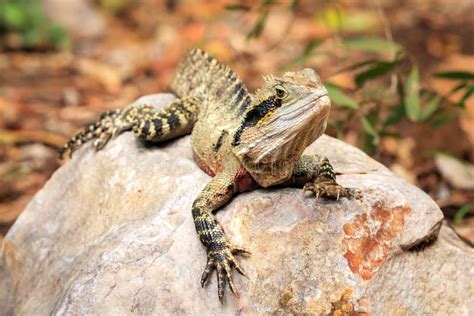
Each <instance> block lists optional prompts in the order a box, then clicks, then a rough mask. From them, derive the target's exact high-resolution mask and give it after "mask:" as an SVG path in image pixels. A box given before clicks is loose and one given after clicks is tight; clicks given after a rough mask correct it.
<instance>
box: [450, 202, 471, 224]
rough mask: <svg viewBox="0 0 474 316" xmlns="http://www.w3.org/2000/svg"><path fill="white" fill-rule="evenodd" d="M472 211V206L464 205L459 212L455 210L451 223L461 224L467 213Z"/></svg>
mask: <svg viewBox="0 0 474 316" xmlns="http://www.w3.org/2000/svg"><path fill="white" fill-rule="evenodd" d="M473 209H474V206H472V205H470V204H466V205H464V206H463V207H461V208H460V209H459V210H457V212H456V215H454V218H453V223H454V224H459V223H461V220H462V219H463V218H464V217H465V216H466V215H467V213H469V212H470V211H471V210H473Z"/></svg>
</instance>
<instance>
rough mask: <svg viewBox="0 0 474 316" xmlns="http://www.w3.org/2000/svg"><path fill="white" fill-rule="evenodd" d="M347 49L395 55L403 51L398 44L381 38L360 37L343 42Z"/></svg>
mask: <svg viewBox="0 0 474 316" xmlns="http://www.w3.org/2000/svg"><path fill="white" fill-rule="evenodd" d="M344 45H345V46H346V47H347V48H348V49H358V50H363V51H367V52H373V53H386V52H390V53H397V52H401V51H402V50H403V48H402V46H400V45H399V44H397V43H395V42H392V41H389V40H386V39H385V38H381V37H375V36H373V37H360V38H352V39H347V40H345V41H344Z"/></svg>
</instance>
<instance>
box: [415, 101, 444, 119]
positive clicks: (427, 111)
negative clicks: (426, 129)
mask: <svg viewBox="0 0 474 316" xmlns="http://www.w3.org/2000/svg"><path fill="white" fill-rule="evenodd" d="M440 103H441V97H440V96H438V95H435V96H434V97H433V98H432V99H431V100H430V101H428V103H426V105H425V106H424V107H423V109H422V110H421V113H420V120H421V121H426V120H427V119H429V118H430V117H431V116H432V115H433V113H435V112H436V110H437V109H438V107H439V104H440Z"/></svg>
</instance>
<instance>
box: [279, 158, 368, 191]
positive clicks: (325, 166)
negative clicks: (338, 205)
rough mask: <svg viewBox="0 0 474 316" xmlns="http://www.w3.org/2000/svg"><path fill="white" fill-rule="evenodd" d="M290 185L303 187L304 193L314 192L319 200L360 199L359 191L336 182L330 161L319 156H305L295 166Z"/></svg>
mask: <svg viewBox="0 0 474 316" xmlns="http://www.w3.org/2000/svg"><path fill="white" fill-rule="evenodd" d="M287 184H288V185H292V186H297V187H303V192H307V191H310V192H313V193H314V194H315V195H316V197H317V198H319V197H325V198H329V199H336V200H338V199H339V198H341V197H346V198H355V199H360V198H361V197H362V193H361V192H360V191H359V190H358V189H353V188H345V187H343V186H341V185H339V184H338V183H337V182H336V173H335V172H334V169H333V167H332V165H331V164H330V163H329V160H328V159H327V158H326V157H324V156H319V155H311V156H308V155H304V156H302V157H301V158H300V159H299V160H298V161H297V162H296V164H295V167H294V169H293V175H292V178H291V179H290V180H289V181H288V183H287Z"/></svg>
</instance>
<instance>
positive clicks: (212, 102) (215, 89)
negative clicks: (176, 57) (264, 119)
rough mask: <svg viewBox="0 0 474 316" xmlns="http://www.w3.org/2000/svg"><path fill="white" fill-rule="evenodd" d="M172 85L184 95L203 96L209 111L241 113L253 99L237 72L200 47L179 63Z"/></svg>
mask: <svg viewBox="0 0 474 316" xmlns="http://www.w3.org/2000/svg"><path fill="white" fill-rule="evenodd" d="M170 88H171V90H172V91H173V92H174V93H175V94H176V95H178V96H179V97H180V98H182V97H187V96H189V97H196V98H198V99H200V100H201V101H202V105H203V106H204V107H205V112H209V113H214V114H218V113H222V114H225V116H227V115H228V114H229V113H232V114H234V116H235V117H240V116H241V115H242V114H243V113H244V112H245V110H246V109H247V107H248V106H249V105H250V103H251V96H250V94H249V92H248V91H247V88H246V87H245V85H244V83H243V82H242V80H240V78H239V77H238V76H237V75H236V74H235V72H234V71H233V70H232V69H231V68H230V67H229V66H227V65H225V64H222V63H220V62H219V61H218V60H217V59H215V58H214V57H212V56H210V55H209V54H207V53H206V52H204V51H203V50H201V49H199V48H194V49H192V50H190V51H189V52H188V54H187V55H186V56H185V57H184V58H183V59H182V60H181V62H180V63H179V64H178V66H177V68H176V72H175V75H174V78H173V80H172V81H171V84H170Z"/></svg>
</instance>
